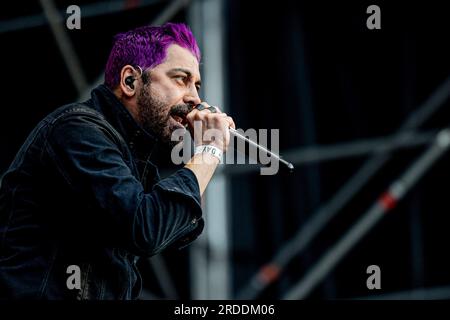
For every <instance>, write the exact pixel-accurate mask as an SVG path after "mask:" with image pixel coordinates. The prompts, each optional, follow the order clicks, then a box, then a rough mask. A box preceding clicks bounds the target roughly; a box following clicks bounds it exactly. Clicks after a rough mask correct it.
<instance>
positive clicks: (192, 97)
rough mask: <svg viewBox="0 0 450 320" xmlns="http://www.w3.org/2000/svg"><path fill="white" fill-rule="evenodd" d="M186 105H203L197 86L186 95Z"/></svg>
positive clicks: (192, 87) (191, 88)
mask: <svg viewBox="0 0 450 320" xmlns="http://www.w3.org/2000/svg"><path fill="white" fill-rule="evenodd" d="M183 100H184V103H186V104H191V105H193V106H196V105H197V104H199V103H201V102H202V100H201V99H200V97H199V95H198V91H197V88H196V87H195V86H191V87H190V90H189V91H188V92H186V94H185V95H184V99H183Z"/></svg>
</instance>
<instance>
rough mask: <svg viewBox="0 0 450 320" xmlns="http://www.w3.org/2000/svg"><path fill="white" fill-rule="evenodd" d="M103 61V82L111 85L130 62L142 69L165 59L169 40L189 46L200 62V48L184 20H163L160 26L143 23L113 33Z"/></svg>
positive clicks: (114, 84)
mask: <svg viewBox="0 0 450 320" xmlns="http://www.w3.org/2000/svg"><path fill="white" fill-rule="evenodd" d="M114 40H115V41H114V45H113V48H112V49H111V53H110V54H109V58H108V62H107V63H106V71H105V84H106V85H107V86H108V87H109V88H111V89H114V88H115V87H116V86H117V85H118V84H119V82H120V71H121V70H122V68H123V67H124V66H125V65H127V64H129V65H132V66H135V67H136V66H140V67H141V68H142V69H143V70H146V69H149V68H153V67H156V66H157V65H159V64H161V63H163V62H164V60H165V58H166V56H167V48H168V47H169V46H170V45H172V44H177V45H179V46H180V47H183V48H186V49H188V50H189V51H190V52H191V53H192V54H193V55H194V56H195V57H196V58H197V61H198V62H199V63H200V49H199V48H198V45H197V41H196V40H195V38H194V35H193V34H192V31H191V30H190V29H189V27H188V26H187V25H185V24H183V23H170V22H169V23H166V24H163V25H162V26H160V27H155V26H144V27H139V28H136V29H133V30H130V31H128V32H125V33H119V34H118V35H116V36H115V37H114Z"/></svg>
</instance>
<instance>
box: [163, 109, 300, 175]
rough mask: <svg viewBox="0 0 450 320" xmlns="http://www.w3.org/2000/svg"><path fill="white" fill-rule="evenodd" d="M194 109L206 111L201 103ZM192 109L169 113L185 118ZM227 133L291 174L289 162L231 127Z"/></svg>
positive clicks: (215, 110)
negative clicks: (283, 167)
mask: <svg viewBox="0 0 450 320" xmlns="http://www.w3.org/2000/svg"><path fill="white" fill-rule="evenodd" d="M194 108H196V109H198V110H200V111H201V110H204V109H206V107H205V106H204V105H203V104H201V103H200V104H198V105H196V106H195V107H194ZM185 109H188V110H185ZM192 109H193V108H188V107H185V106H184V105H183V106H180V107H179V108H175V109H174V110H172V112H171V113H172V114H173V115H178V116H180V117H182V118H184V117H185V116H186V114H187V113H188V112H190V111H191V110H192ZM207 109H209V110H210V111H211V112H212V113H214V112H217V108H216V107H213V106H211V107H209V108H207ZM186 111H187V112H186ZM229 131H230V135H232V136H234V137H236V138H237V139H240V140H242V141H244V142H246V143H248V144H249V145H251V146H253V147H255V148H256V149H258V150H259V151H263V152H265V153H267V154H268V155H269V156H270V157H272V158H274V159H276V160H278V162H280V163H282V164H284V165H285V166H286V167H287V168H288V169H289V171H291V172H292V171H293V170H294V165H293V164H292V163H290V162H288V161H286V160H284V159H282V158H281V156H280V155H278V154H275V153H273V152H272V151H270V150H269V149H267V148H266V147H264V146H262V145H260V144H258V143H256V142H255V141H253V140H250V139H249V138H248V137H246V136H244V135H242V134H241V133H239V132H238V131H237V130H235V129H233V128H231V127H230V128H229Z"/></svg>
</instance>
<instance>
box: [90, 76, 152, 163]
mask: <svg viewBox="0 0 450 320" xmlns="http://www.w3.org/2000/svg"><path fill="white" fill-rule="evenodd" d="M91 101H92V104H93V107H94V108H95V109H96V110H97V111H99V112H100V113H102V114H103V115H104V116H105V118H106V120H107V121H108V122H109V123H110V124H111V125H112V126H113V127H114V129H116V130H117V131H118V132H119V133H120V134H121V135H122V137H123V138H124V140H125V142H126V143H127V144H128V146H129V148H130V149H131V150H132V151H133V152H134V153H135V154H136V155H137V156H138V157H139V158H141V159H146V158H148V157H149V156H150V154H151V152H152V151H153V149H154V147H155V146H156V144H157V143H158V139H157V138H156V136H155V134H154V133H153V132H149V131H147V130H145V129H143V128H142V127H141V126H140V125H139V124H138V123H137V122H136V121H135V120H134V118H133V116H132V115H131V113H130V112H129V111H128V109H127V108H126V107H125V106H124V105H123V104H122V103H121V102H120V101H119V99H117V97H116V96H115V95H114V93H113V92H112V91H111V90H110V89H109V88H108V87H107V86H105V85H104V84H101V85H99V86H98V87H96V88H95V89H94V90H92V92H91Z"/></svg>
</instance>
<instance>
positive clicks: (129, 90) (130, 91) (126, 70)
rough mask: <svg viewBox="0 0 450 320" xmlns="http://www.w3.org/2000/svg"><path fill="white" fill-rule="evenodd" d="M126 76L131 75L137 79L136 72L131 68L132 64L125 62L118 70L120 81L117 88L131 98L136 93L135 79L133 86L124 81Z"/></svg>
mask: <svg viewBox="0 0 450 320" xmlns="http://www.w3.org/2000/svg"><path fill="white" fill-rule="evenodd" d="M128 77H133V78H136V79H137V74H136V72H135V70H134V68H133V66H131V65H129V64H127V65H126V66H124V67H123V68H122V70H120V82H119V88H120V91H121V92H122V94H124V95H125V96H127V97H129V98H131V97H132V96H134V95H135V94H136V87H137V81H134V88H133V86H130V85H129V84H127V83H126V82H125V79H126V78H128Z"/></svg>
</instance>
